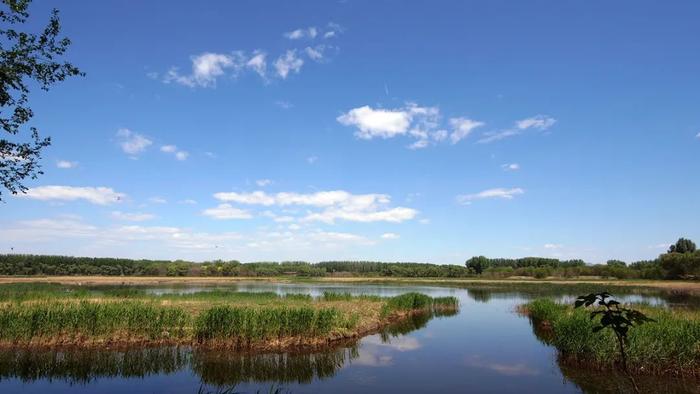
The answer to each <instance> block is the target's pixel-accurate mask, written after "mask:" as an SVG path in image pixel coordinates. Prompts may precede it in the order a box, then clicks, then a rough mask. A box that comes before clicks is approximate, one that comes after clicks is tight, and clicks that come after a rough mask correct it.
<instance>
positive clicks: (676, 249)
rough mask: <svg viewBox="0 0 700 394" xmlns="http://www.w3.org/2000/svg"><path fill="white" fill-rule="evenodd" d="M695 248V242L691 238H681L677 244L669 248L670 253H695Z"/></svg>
mask: <svg viewBox="0 0 700 394" xmlns="http://www.w3.org/2000/svg"><path fill="white" fill-rule="evenodd" d="M695 250H696V247H695V242H693V241H691V240H689V239H685V238H679V239H678V241H676V243H675V245H671V247H670V248H668V253H693V252H695Z"/></svg>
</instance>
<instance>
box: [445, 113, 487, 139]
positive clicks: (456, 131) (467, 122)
mask: <svg viewBox="0 0 700 394" xmlns="http://www.w3.org/2000/svg"><path fill="white" fill-rule="evenodd" d="M483 125H484V123H483V122H478V121H475V120H471V119H467V118H463V117H460V118H452V119H450V126H452V133H450V141H451V142H452V143H453V144H456V143H458V142H459V141H461V140H463V139H464V138H466V137H467V136H468V135H469V134H471V132H472V131H473V130H474V129H475V128H477V127H481V126H483Z"/></svg>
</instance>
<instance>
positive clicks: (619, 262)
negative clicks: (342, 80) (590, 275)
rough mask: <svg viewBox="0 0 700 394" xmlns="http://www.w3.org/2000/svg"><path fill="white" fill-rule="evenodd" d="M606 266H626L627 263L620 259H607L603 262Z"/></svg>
mask: <svg viewBox="0 0 700 394" xmlns="http://www.w3.org/2000/svg"><path fill="white" fill-rule="evenodd" d="M605 264H606V265H607V266H608V267H626V266H627V263H625V262H624V261H622V260H608V261H607V263H605Z"/></svg>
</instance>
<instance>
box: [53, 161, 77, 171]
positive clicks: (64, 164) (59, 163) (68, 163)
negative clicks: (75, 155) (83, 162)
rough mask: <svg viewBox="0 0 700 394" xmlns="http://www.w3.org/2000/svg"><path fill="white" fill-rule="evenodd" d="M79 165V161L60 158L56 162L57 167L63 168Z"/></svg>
mask: <svg viewBox="0 0 700 394" xmlns="http://www.w3.org/2000/svg"><path fill="white" fill-rule="evenodd" d="M77 166H78V162H77V161H68V160H58V161H57V162H56V167H58V168H61V169H71V168H75V167H77Z"/></svg>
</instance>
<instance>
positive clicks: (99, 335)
mask: <svg viewBox="0 0 700 394" xmlns="http://www.w3.org/2000/svg"><path fill="white" fill-rule="evenodd" d="M456 307H457V300H456V299H455V298H453V297H444V298H431V297H429V296H426V295H423V294H419V293H408V294H403V295H400V296H397V297H391V298H382V297H378V296H367V295H360V296H353V295H351V294H349V293H332V292H326V293H324V294H323V295H322V296H320V297H316V298H314V297H311V296H310V295H308V294H287V295H278V294H276V293H273V292H236V291H230V290H219V289H213V290H206V291H200V292H194V293H181V294H177V293H176V294H161V295H156V294H150V293H148V292H147V291H146V290H145V289H144V288H133V287H102V288H80V287H76V286H57V285H36V284H32V285H9V286H0V344H38V345H46V344H70V345H82V344H98V343H101V342H105V341H110V342H114V343H134V342H143V341H156V342H157V341H168V342H173V343H179V344H202V343H223V344H225V345H226V346H249V345H251V344H260V343H264V342H271V343H272V342H274V343H281V342H285V341H287V342H288V340H290V339H295V338H296V339H301V340H300V341H298V342H304V341H306V343H317V342H318V341H323V340H325V339H327V338H342V337H351V336H355V335H357V334H358V333H359V332H362V331H367V330H370V329H371V327H376V326H377V325H382V324H386V323H387V322H388V321H389V320H390V319H388V318H389V317H391V316H392V315H393V314H397V313H398V314H399V315H400V316H399V317H400V318H401V316H404V315H405V313H404V312H407V311H408V312H410V311H415V310H420V311H427V312H433V311H437V310H441V309H443V308H448V309H449V308H452V309H456ZM358 327H359V328H358Z"/></svg>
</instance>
